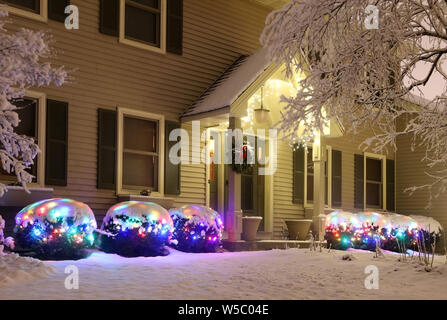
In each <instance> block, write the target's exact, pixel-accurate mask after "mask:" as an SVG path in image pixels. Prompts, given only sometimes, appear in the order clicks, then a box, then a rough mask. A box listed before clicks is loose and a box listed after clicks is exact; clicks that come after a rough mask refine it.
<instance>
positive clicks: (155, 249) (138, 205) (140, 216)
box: [100, 201, 173, 257]
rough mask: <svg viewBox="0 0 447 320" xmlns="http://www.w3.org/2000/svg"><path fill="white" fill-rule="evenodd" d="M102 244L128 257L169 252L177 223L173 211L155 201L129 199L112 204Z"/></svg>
mask: <svg viewBox="0 0 447 320" xmlns="http://www.w3.org/2000/svg"><path fill="white" fill-rule="evenodd" d="M101 230H102V231H103V234H102V235H101V241H100V246H101V248H102V249H103V250H104V251H105V252H109V253H117V254H119V255H122V256H125V257H136V256H157V255H166V254H168V251H167V250H165V245H166V244H168V243H169V241H170V238H171V234H172V231H173V222H172V220H171V217H170V215H169V212H168V211H167V210H166V209H164V208H163V207H161V206H159V205H158V204H156V203H152V202H142V201H128V202H122V203H119V204H117V205H115V206H113V207H111V208H110V209H109V210H108V211H107V214H106V216H105V218H104V220H103V224H102V226H101Z"/></svg>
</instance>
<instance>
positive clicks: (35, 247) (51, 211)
mask: <svg viewBox="0 0 447 320" xmlns="http://www.w3.org/2000/svg"><path fill="white" fill-rule="evenodd" d="M15 222H16V226H15V228H14V232H15V238H16V241H17V244H18V246H19V247H20V249H21V250H25V251H28V253H27V254H29V255H33V256H35V257H37V258H39V259H52V260H54V259H56V260H60V259H64V260H65V259H79V258H83V257H85V256H86V250H85V249H86V248H88V247H91V246H92V245H93V243H94V236H93V232H94V231H95V229H96V227H97V226H96V220H95V216H94V215H93V212H92V210H91V209H90V207H89V206H88V205H86V204H85V203H82V202H78V201H74V200H71V199H62V198H55V199H48V200H42V201H39V202H36V203H34V204H31V205H29V206H27V207H25V208H23V209H22V210H21V211H20V212H19V213H18V214H17V215H16V218H15Z"/></svg>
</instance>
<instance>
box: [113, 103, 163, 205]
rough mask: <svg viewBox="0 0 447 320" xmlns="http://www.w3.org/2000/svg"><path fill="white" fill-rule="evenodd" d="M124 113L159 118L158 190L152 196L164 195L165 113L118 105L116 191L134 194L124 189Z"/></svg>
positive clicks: (144, 117) (145, 117) (146, 117)
mask: <svg viewBox="0 0 447 320" xmlns="http://www.w3.org/2000/svg"><path fill="white" fill-rule="evenodd" d="M124 115H129V116H133V117H138V118H142V119H147V120H158V150H159V151H158V191H157V192H153V193H152V194H151V196H154V197H164V156H165V147H164V143H165V117H164V115H160V114H155V113H149V112H144V111H138V110H132V109H127V108H122V107H118V117H117V122H118V123H117V128H118V130H117V133H118V134H117V153H116V155H117V159H116V173H117V174H116V193H117V194H119V195H123V194H132V193H134V192H135V191H134V192H132V191H131V190H126V189H123V145H124V141H123V137H124V135H123V133H124V130H123V128H124V127H123V124H124Z"/></svg>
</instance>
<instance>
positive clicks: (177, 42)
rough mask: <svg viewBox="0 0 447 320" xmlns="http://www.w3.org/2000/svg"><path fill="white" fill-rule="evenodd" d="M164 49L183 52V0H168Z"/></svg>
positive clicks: (178, 52) (177, 52)
mask: <svg viewBox="0 0 447 320" xmlns="http://www.w3.org/2000/svg"><path fill="white" fill-rule="evenodd" d="M166 51H167V52H171V53H176V54H180V55H181V54H182V53H183V0H168V12H167V30H166Z"/></svg>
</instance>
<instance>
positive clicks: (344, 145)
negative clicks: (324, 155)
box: [273, 130, 395, 239]
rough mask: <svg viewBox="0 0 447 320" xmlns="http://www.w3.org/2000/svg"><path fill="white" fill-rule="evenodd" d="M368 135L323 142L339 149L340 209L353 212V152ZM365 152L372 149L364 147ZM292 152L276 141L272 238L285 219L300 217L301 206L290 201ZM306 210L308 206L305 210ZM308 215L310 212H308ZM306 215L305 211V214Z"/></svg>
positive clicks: (277, 236)
mask: <svg viewBox="0 0 447 320" xmlns="http://www.w3.org/2000/svg"><path fill="white" fill-rule="evenodd" d="M370 135H371V132H370V131H369V130H365V131H362V132H360V133H359V134H357V135H353V134H346V135H345V136H343V137H340V138H328V139H326V144H327V145H329V146H331V147H332V149H333V150H339V151H341V152H342V209H344V210H348V211H356V210H357V209H354V154H362V153H363V152H364V150H363V149H362V148H360V145H361V143H362V142H363V141H364V140H365V139H366V138H368V137H369V136H370ZM366 152H372V151H371V150H366ZM386 156H387V158H388V159H394V158H395V154H394V152H392V150H391V149H390V151H388V153H387V155H386ZM292 170H293V152H292V149H291V148H290V147H289V145H288V144H287V143H286V142H284V141H280V142H279V143H278V170H277V172H276V174H275V176H274V187H273V190H274V193H273V194H274V196H273V218H274V219H273V232H274V234H273V236H274V238H275V239H280V238H281V237H282V230H283V228H285V223H284V221H285V220H286V219H299V218H303V217H304V208H303V205H297V204H293V203H292V188H293V175H292ZM308 210H312V209H307V208H306V212H308ZM308 213H309V214H310V215H311V212H308ZM309 214H306V216H308V215H309Z"/></svg>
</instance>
